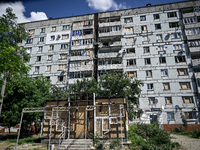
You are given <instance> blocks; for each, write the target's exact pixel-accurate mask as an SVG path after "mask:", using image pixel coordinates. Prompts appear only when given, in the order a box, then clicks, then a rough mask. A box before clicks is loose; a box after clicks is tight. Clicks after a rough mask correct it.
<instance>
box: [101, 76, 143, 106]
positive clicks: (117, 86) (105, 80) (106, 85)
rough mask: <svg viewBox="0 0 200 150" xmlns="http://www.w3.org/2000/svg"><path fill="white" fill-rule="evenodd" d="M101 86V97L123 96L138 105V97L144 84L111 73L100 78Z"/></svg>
mask: <svg viewBox="0 0 200 150" xmlns="http://www.w3.org/2000/svg"><path fill="white" fill-rule="evenodd" d="M99 85H100V90H99V94H100V95H101V96H103V95H105V96H108V97H113V96H122V97H126V98H128V99H129V100H130V101H131V102H132V103H135V104H137V103H138V96H139V94H140V92H141V89H140V86H142V85H143V84H142V82H141V81H139V80H136V79H135V80H133V79H132V78H129V77H127V75H126V74H123V73H111V74H104V75H102V76H100V81H99Z"/></svg>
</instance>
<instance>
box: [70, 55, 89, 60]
mask: <svg viewBox="0 0 200 150" xmlns="http://www.w3.org/2000/svg"><path fill="white" fill-rule="evenodd" d="M92 56H93V55H91V56H71V58H70V61H77V60H89V59H91V58H92Z"/></svg>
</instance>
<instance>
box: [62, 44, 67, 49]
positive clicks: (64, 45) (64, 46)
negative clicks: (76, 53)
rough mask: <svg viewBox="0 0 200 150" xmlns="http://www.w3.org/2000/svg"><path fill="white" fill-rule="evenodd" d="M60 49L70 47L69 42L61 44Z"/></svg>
mask: <svg viewBox="0 0 200 150" xmlns="http://www.w3.org/2000/svg"><path fill="white" fill-rule="evenodd" d="M60 49H68V44H61V47H60Z"/></svg>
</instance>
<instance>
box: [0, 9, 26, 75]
mask: <svg viewBox="0 0 200 150" xmlns="http://www.w3.org/2000/svg"><path fill="white" fill-rule="evenodd" d="M16 19H17V17H16V16H15V14H14V13H12V9H11V8H7V9H6V14H3V15H2V17H0V49H1V51H0V62H1V63H0V73H4V72H7V71H9V73H10V74H13V73H16V72H23V73H25V72H27V71H28V69H29V67H28V66H27V65H26V63H27V62H28V59H29V55H28V54H27V53H26V50H25V48H24V47H21V46H20V44H19V43H21V41H22V40H25V39H26V38H27V36H28V35H27V33H26V32H25V28H24V26H23V25H22V24H17V23H16Z"/></svg>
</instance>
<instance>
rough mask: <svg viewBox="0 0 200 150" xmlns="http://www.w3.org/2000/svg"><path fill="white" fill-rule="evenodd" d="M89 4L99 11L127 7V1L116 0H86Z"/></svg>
mask: <svg viewBox="0 0 200 150" xmlns="http://www.w3.org/2000/svg"><path fill="white" fill-rule="evenodd" d="M86 2H87V3H88V6H89V7H90V8H92V9H95V10H99V11H107V10H119V9H126V4H125V3H120V4H117V3H116V2H115V1H114V0H86Z"/></svg>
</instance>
